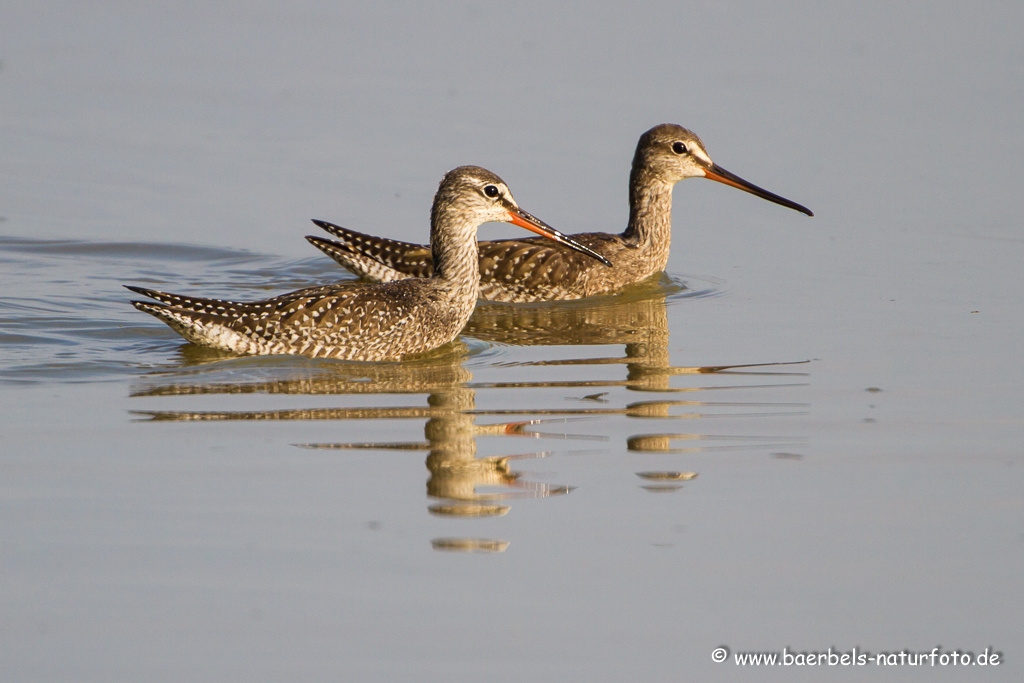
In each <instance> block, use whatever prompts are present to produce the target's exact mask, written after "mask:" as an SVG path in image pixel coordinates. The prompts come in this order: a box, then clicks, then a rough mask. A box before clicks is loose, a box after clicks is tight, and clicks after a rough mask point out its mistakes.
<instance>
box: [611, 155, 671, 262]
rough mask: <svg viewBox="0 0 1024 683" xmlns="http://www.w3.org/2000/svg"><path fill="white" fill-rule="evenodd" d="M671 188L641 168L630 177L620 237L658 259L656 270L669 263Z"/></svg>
mask: <svg viewBox="0 0 1024 683" xmlns="http://www.w3.org/2000/svg"><path fill="white" fill-rule="evenodd" d="M673 186H674V183H668V182H665V181H664V180H661V179H659V178H656V177H654V176H653V175H652V174H650V173H648V172H647V171H646V170H645V169H643V168H640V169H637V168H634V169H633V171H632V173H630V176H629V225H628V226H627V227H626V231H625V232H624V233H622V237H623V239H625V240H626V241H627V242H630V243H632V244H634V245H636V246H637V247H639V248H641V249H643V250H644V251H646V252H648V253H650V254H651V257H652V258H655V259H656V260H661V265H660V266H659V270H660V269H661V268H664V266H665V263H667V262H668V253H669V247H670V246H671V243H672V187H673Z"/></svg>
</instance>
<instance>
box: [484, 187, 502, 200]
mask: <svg viewBox="0 0 1024 683" xmlns="http://www.w3.org/2000/svg"><path fill="white" fill-rule="evenodd" d="M484 194H485V195H487V196H488V197H490V198H491V199H494V198H495V197H497V196H498V195H499V194H501V192H499V191H498V186H497V185H487V186H486V187H484Z"/></svg>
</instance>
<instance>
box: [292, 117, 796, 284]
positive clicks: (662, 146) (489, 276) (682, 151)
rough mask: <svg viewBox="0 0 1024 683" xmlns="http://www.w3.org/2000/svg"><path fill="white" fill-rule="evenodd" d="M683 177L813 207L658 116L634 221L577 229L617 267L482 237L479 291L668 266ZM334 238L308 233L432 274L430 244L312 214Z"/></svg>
mask: <svg viewBox="0 0 1024 683" xmlns="http://www.w3.org/2000/svg"><path fill="white" fill-rule="evenodd" d="M684 178H707V179H709V180H714V181H717V182H720V183H724V184H726V185H730V186H732V187H735V188H738V189H740V190H743V191H745V192H749V193H751V194H753V195H755V196H757V197H761V198H762V199H767V200H768V201H770V202H774V203H776V204H781V205H782V206H785V207H788V208H790V209H794V210H796V211H800V212H801V213H805V214H807V215H808V216H813V215H814V214H813V213H812V212H811V210H810V209H808V208H806V207H804V206H802V205H800V204H797V203H796V202H793V201H790V200H788V199H785V198H783V197H780V196H778V195H776V194H773V193H771V192H769V191H767V190H765V189H762V188H760V187H758V186H756V185H754V184H753V183H750V182H748V181H746V180H744V179H742V178H740V177H739V176H737V175H735V174H733V173H730V172H728V171H726V170H725V169H724V168H722V167H721V166H719V165H718V164H716V163H714V162H713V161H712V160H711V157H710V156H708V153H707V150H706V149H705V147H704V143H703V142H701V140H700V138H699V137H697V135H696V134H695V133H693V132H692V131H690V130H688V129H686V128H683V127H682V126H678V125H675V124H670V123H666V124H661V125H658V126H655V127H654V128H651V129H650V130H648V131H647V132H645V133H644V134H643V135H641V136H640V141H639V142H638V143H637V147H636V154H635V155H634V157H633V167H632V171H631V172H630V176H629V223H628V225H627V226H626V229H625V231H624V232H622V233H621V234H611V233H603V232H587V233H580V234H574V235H572V238H573V239H575V240H576V241H577V242H578V243H580V244H583V245H585V246H587V247H589V248H590V249H591V250H593V251H594V252H597V253H599V254H601V255H602V256H604V257H606V258H607V259H608V260H609V261H611V262H612V263H613V264H614V265H615V267H614V268H610V269H609V268H604V267H600V266H598V265H596V263H595V261H594V259H592V258H587V257H585V256H582V255H581V254H580V253H579V252H578V251H572V250H570V249H566V248H565V247H564V246H563V245H561V244H555V243H549V242H547V241H545V240H543V239H537V238H526V239H505V240H493V241H484V242H480V296H481V298H483V299H485V300H488V301H505V302H515V303H526V302H536V301H556V300H569V299H581V298H584V297H590V296H596V295H600V294H610V293H613V292H615V291H617V290H619V289H622V288H623V287H626V286H627V285H631V284H633V283H637V282H641V281H643V280H646V279H647V278H648V277H650V276H652V275H654V274H655V273H658V272H661V271H662V270H664V269H665V265H666V263H668V255H669V247H670V245H671V240H672V215H671V214H672V189H673V187H674V186H675V184H676V183H677V182H678V181H680V180H683V179H684ZM313 222H314V223H315V224H316V225H317V226H318V227H320V228H322V229H324V230H326V231H327V232H328V233H330V234H331V235H333V236H334V237H336V238H337V239H336V240H332V239H327V238H324V237H318V236H315V235H309V236H307V237H306V239H307V240H308V241H309V242H310V243H311V244H313V246H315V247H316V248H318V249H320V250H321V251H322V252H324V253H325V254H327V255H328V256H330V257H331V258H333V259H334V260H335V261H337V262H338V263H340V264H341V265H343V266H345V267H346V268H348V269H349V270H351V271H352V272H353V273H355V274H356V275H359V276H360V277H362V278H365V279H368V280H371V281H375V282H392V281H396V280H401V279H402V278H408V277H427V276H429V275H430V272H431V259H430V253H431V252H430V249H429V248H428V247H426V246H423V245H420V244H411V243H409V242H400V241H398V240H392V239H387V238H384V237H375V236H373V235H366V234H363V233H359V232H356V231H354V230H349V229H347V228H343V227H341V226H338V225H334V224H332V223H328V222H327V221H320V220H314V221H313Z"/></svg>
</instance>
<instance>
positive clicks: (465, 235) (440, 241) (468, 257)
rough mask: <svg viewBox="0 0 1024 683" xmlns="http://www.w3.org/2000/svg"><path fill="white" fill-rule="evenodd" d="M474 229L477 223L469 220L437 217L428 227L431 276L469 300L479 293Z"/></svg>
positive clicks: (478, 272)
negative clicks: (431, 264) (432, 273)
mask: <svg viewBox="0 0 1024 683" xmlns="http://www.w3.org/2000/svg"><path fill="white" fill-rule="evenodd" d="M476 229H477V226H476V225H475V224H472V223H470V222H467V221H460V220H459V219H456V218H452V217H445V216H440V217H438V219H437V220H435V221H434V223H433V225H432V226H431V230H430V251H431V254H432V255H433V258H434V277H435V278H438V279H440V280H443V281H445V282H446V283H448V284H449V285H450V286H451V287H452V288H453V290H454V292H455V295H456V297H457V298H459V299H460V300H461V299H466V300H469V301H473V302H475V301H476V299H477V295H478V294H479V292H480V256H479V252H478V251H477V244H476Z"/></svg>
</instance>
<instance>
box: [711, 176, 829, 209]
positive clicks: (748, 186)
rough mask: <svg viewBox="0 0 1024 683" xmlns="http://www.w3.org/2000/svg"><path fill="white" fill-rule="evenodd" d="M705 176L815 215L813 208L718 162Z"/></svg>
mask: <svg viewBox="0 0 1024 683" xmlns="http://www.w3.org/2000/svg"><path fill="white" fill-rule="evenodd" d="M704 177H705V178H707V179H708V180H714V181H717V182H719V183H724V184H726V185H731V186H733V187H735V188H737V189H740V190H743V191H744V192H749V193H750V194H752V195H754V196H755V197H760V198H761V199H767V200H768V201H770V202H775V203H776V204H779V205H781V206H785V207H786V208H788V209H793V210H794V211H799V212H800V213H806V214H807V215H808V216H813V215H814V214H813V213H811V210H810V209H808V208H807V207H806V206H801V205H800V204H797V203H796V202H791V201H789V200H788V199H786V198H785V197H780V196H779V195H777V194H774V193H772V192H769V191H768V190H765V189H764V188H760V187H758V186H757V185H755V184H753V183H748V182H747V181H746V180H744V179H743V178H740V177H739V176H738V175H736V174H735V173H729V171H726V170H725V169H724V168H722V167H721V166H719V165H718V164H711V166H710V167H709V168H706V169H704Z"/></svg>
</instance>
